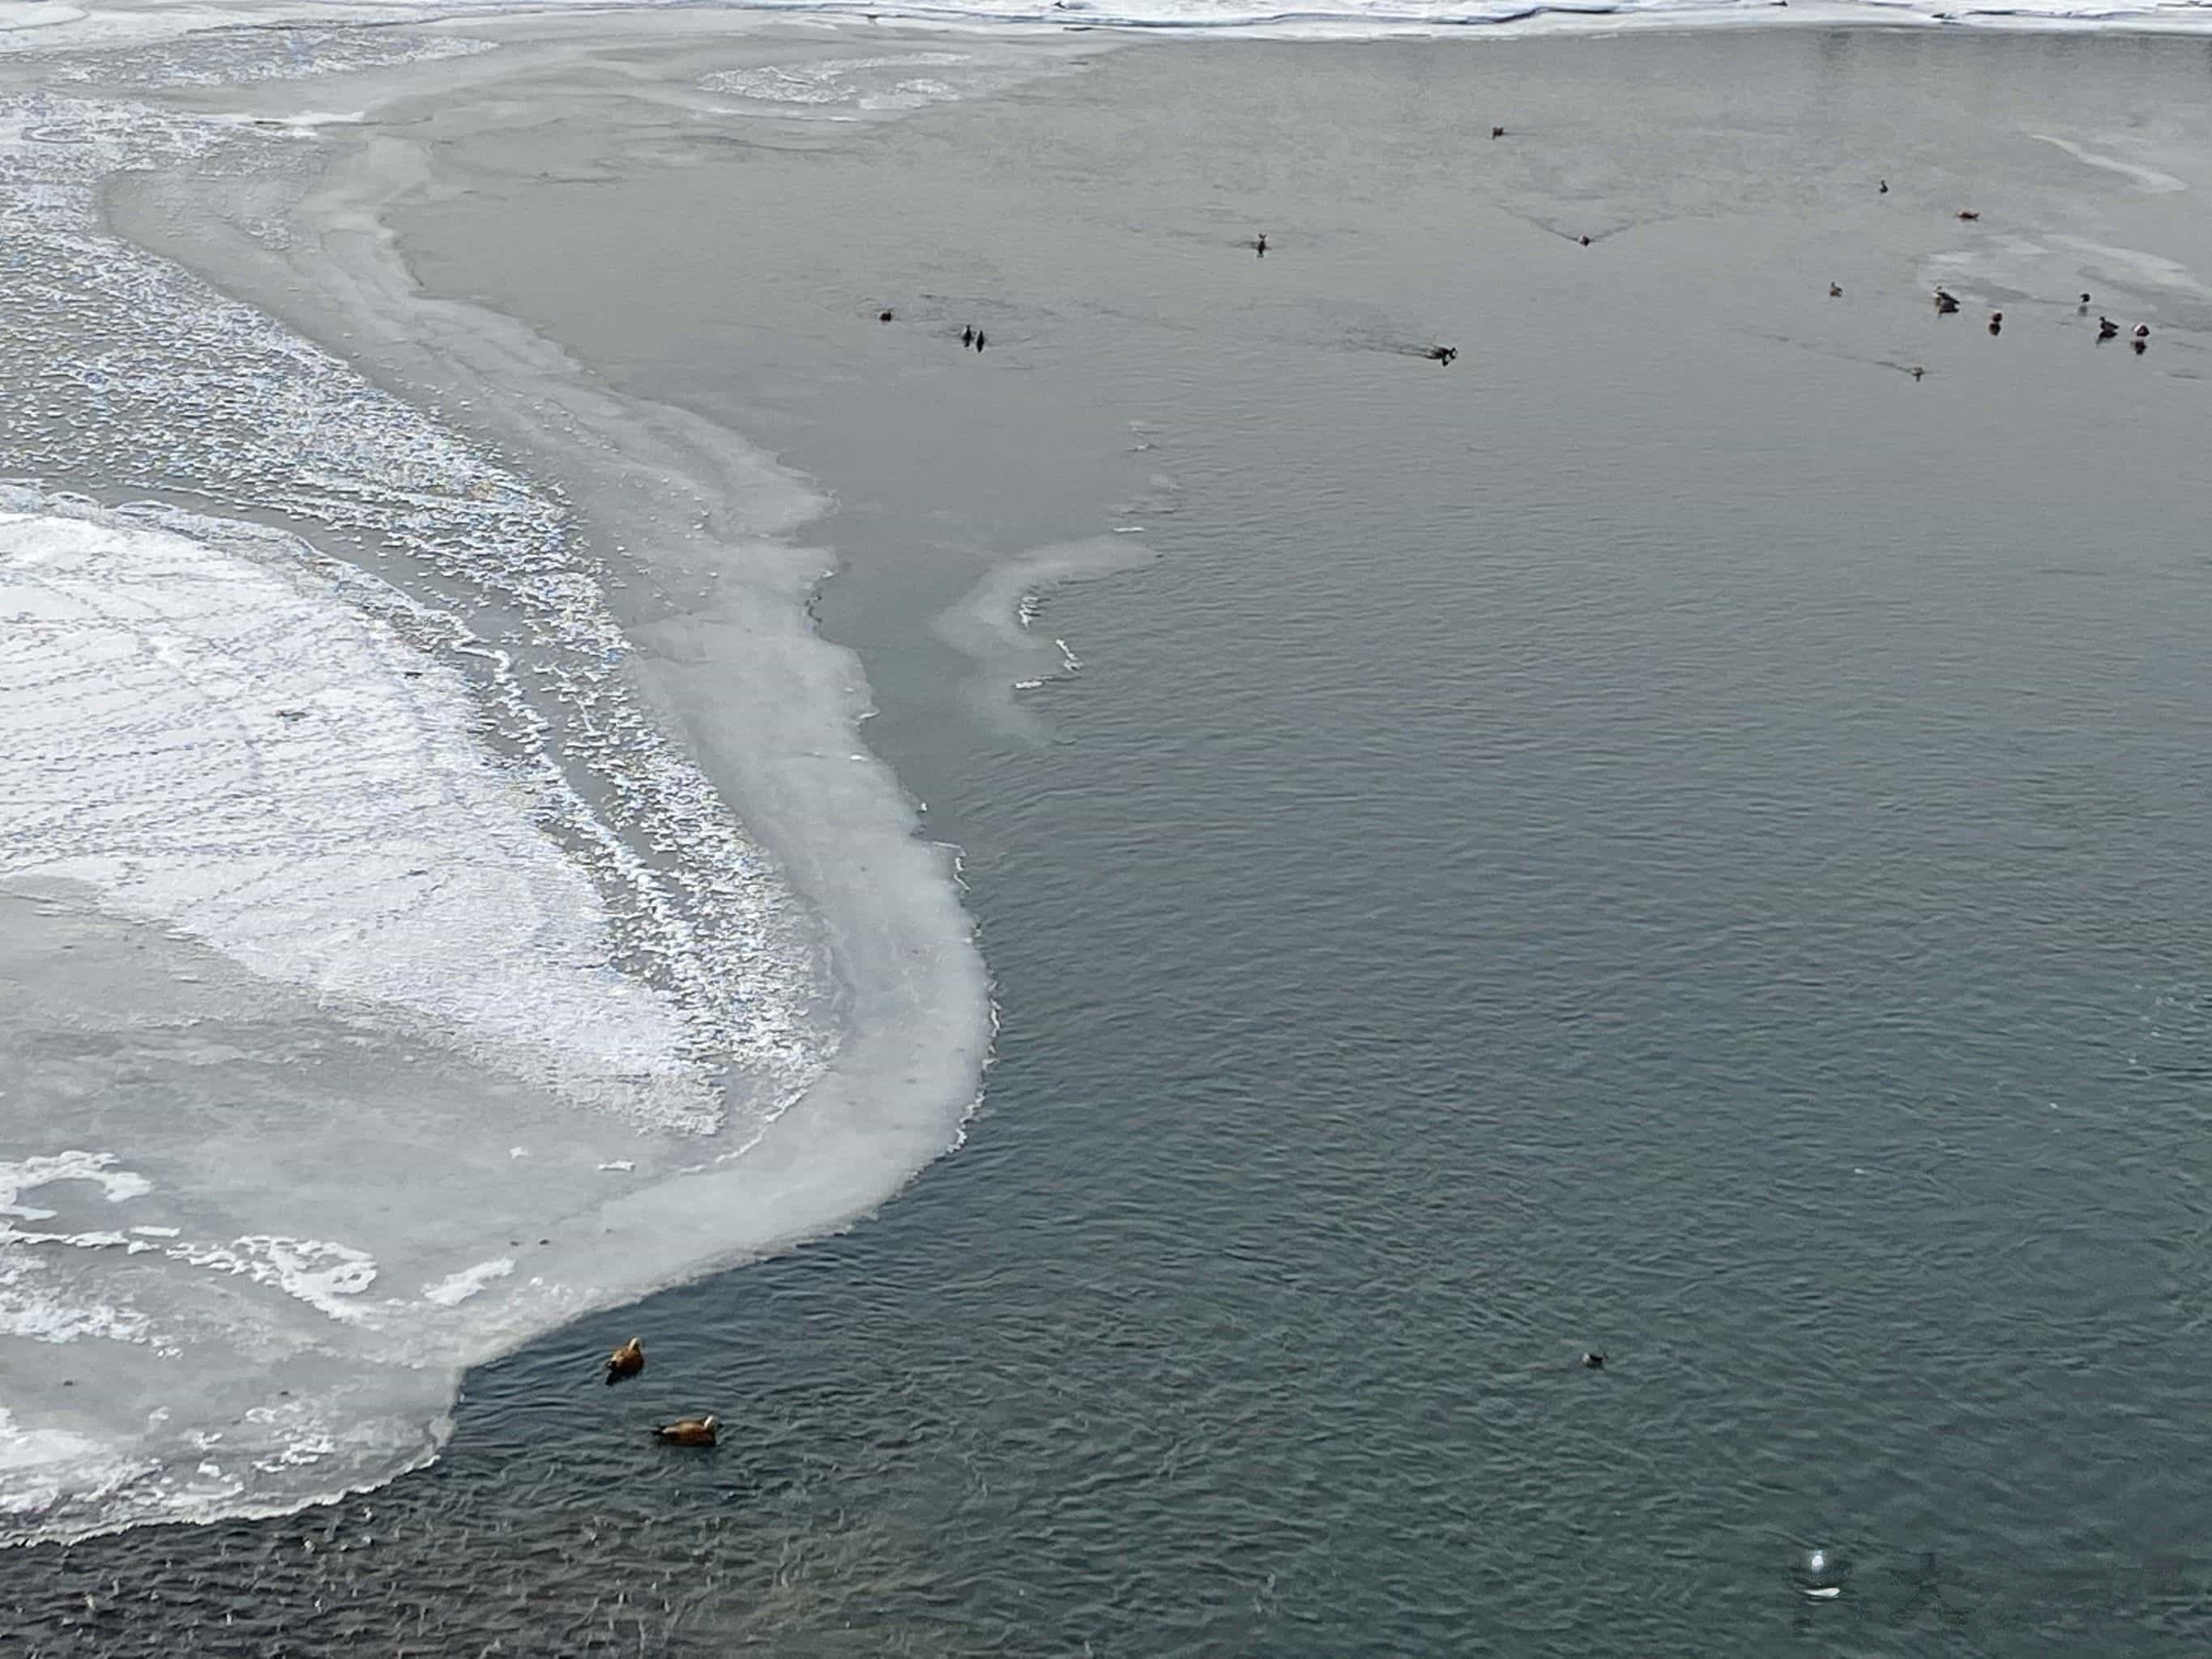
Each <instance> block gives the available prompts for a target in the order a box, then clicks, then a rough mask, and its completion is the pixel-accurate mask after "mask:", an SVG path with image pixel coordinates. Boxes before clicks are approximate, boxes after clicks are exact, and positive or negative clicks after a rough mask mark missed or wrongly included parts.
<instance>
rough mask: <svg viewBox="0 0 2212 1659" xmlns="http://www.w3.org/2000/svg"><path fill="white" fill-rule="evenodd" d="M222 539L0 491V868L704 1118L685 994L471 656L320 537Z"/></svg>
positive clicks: (324, 991)
mask: <svg viewBox="0 0 2212 1659" xmlns="http://www.w3.org/2000/svg"><path fill="white" fill-rule="evenodd" d="M228 540H229V542H230V545H228V546H227V547H226V546H219V545H216V544H215V543H214V542H213V541H211V540H208V539H197V538H191V537H187V536H185V535H182V534H179V533H176V532H173V531H172V530H168V529H163V528H160V527H158V526H152V525H148V524H139V523H133V522H131V521H130V520H126V519H125V518H123V517H121V516H120V515H117V514H113V513H101V512H99V511H98V510H97V509H94V508H90V507H78V508H76V509H75V510H73V511H69V512H55V511H52V510H48V511H25V510H14V511H4V510H0V780H4V785H5V787H0V880H4V879H9V878H25V877H43V878H50V879H59V880H67V881H74V882H80V883H82V884H85V885H87V886H88V887H90V888H91V889H93V890H96V891H98V892H99V893H100V894H101V895H102V896H103V901H104V903H105V904H106V906H107V907H109V908H112V909H113V910H114V911H116V912H118V913H119V914H121V915H128V916H131V917H134V918H137V919H139V920H142V921H162V922H167V923H169V924H171V925H173V926H174V927H178V928H179V929H181V930H182V931H183V932H185V933H189V934H190V935H191V936H192V937H193V938H195V939H200V940H202V941H204V942H205V943H207V944H208V945H212V946H213V947H215V948H216V950H218V951H222V953H223V954H225V955H226V956H228V957H232V958H234V960H236V961H238V962H240V963H243V964H245V965H246V967H248V968H251V969H253V970H254V971H255V972H257V973H259V974H262V975H266V976H268V977H269V978H271V979H276V980H281V981H287V982H290V983H294V984H299V985H303V986H307V987H313V990H314V991H315V992H316V993H317V994H319V995H323V996H325V997H336V998H339V999H343V1000H349V1001H355V1002H364V1003H372V1004H391V1005H396V1006H398V1007H401V1008H404V1009H407V1010H409V1011H410V1012H414V1013H416V1014H417V1015H421V1016H423V1017H426V1018H429V1019H432V1020H435V1022H436V1023H437V1024H439V1025H441V1027H443V1028H445V1029H447V1030H449V1031H452V1032H454V1033H456V1034H458V1035H459V1036H461V1037H462V1038H463V1039H464V1040H465V1041H470V1042H475V1043H477V1044H478V1045H480V1046H481V1047H482V1048H484V1049H485V1050H487V1051H488V1052H492V1053H495V1054H499V1055H501V1057H502V1058H505V1059H507V1060H510V1061H518V1062H520V1063H521V1064H522V1065H523V1066H525V1067H526V1069H527V1070H529V1071H532V1072H533V1073H539V1074H542V1075H544V1076H545V1077H547V1078H548V1079H550V1080H551V1081H553V1082H555V1083H556V1084H557V1085H559V1086H562V1087H563V1088H565V1089H568V1090H569V1091H574V1092H576V1093H578V1094H580V1095H582V1096H586V1097H590V1098H591V1099H592V1101H593V1102H594V1103H599V1104H603V1105H610V1106H614V1107H617V1108H619V1109H622V1110H623V1111H625V1112H628V1113H629V1114H631V1115H635V1116H637V1117H638V1118H640V1119H641V1121H648V1122H657V1123H662V1124H666V1125H670V1126H681V1127H700V1126H702V1125H704V1124H706V1123H708V1122H711V1121H712V1118H713V1112H714V1108H713V1103H712V1092H711V1079H709V1078H708V1076H707V1075H706V1074H705V1073H704V1072H703V1069H702V1067H700V1066H697V1065H696V1064H695V1063H692V1062H689V1061H686V1060H684V1059H682V1058H680V1057H679V1051H680V1050H681V1048H682V1046H683V1039H684V1033H683V1030H682V1027H681V1019H680V1016H679V1013H678V1011H677V1010H676V1009H675V1008H674V1007H673V1006H671V1003H670V1001H669V1000H668V999H666V998H665V997H664V996H662V995H660V994H657V993H655V992H654V991H653V989H651V988H650V987H647V986H646V985H645V984H643V983H642V982H641V981H637V980H635V979H633V978H631V977H629V976H628V975H624V974H623V973H621V972H619V971H617V969H616V968H615V966H614V964H613V963H612V960H611V956H612V947H611V943H610V940H609V936H608V928H607V926H606V919H605V915H604V914H603V912H602V909H601V905H600V900H599V894H598V893H597V891H596V890H594V889H593V887H592V884H591V882H590V880H589V879H588V878H586V876H585V874H584V873H583V872H581V871H580V870H579V869H578V868H577V866H575V865H574V863H572V862H571V861H570V860H568V858H566V857H564V856H563V855H562V852H561V849H560V848H558V847H557V846H556V844H555V843H554V842H553V841H552V840H551V838H550V836H547V835H546V834H545V833H544V831H543V830H542V829H539V827H538V823H537V822H536V821H535V819H536V810H535V804H534V802H533V799H532V793H531V791H532V780H531V778H530V775H528V774H527V773H526V772H523V771H520V770H519V769H508V768H505V767H502V766H501V764H499V763H497V762H495V759H494V758H493V757H492V756H491V754H490V753H489V751H488V750H486V749H485V748H484V747H483V744H481V743H480V742H479V741H478V740H477V738H476V737H475V736H474V734H473V732H472V729H471V704H470V702H469V700H468V696H467V694H466V691H465V688H464V687H463V686H462V684H460V682H459V678H458V677H457V676H456V675H455V674H454V673H453V671H451V670H449V669H447V668H446V667H444V666H443V665H441V664H440V663H439V662H438V661H437V660H436V659H435V658H433V657H432V656H430V655H428V653H425V652H423V651H422V649H421V648H419V647H417V646H416V645H415V644H412V643H410V641H407V640H406V639H404V638H403V637H402V636H401V635H399V634H398V632H397V631H395V630H394V629H392V628H390V627H388V626H386V625H385V624H384V623H381V622H380V621H379V620H378V619H377V618H375V617H373V616H371V615H369V614H368V613H367V612H365V611H362V610H361V609H359V608H357V607H356V606H354V605H349V604H348V603H347V602H346V601H345V600H344V599H342V598H340V597H339V596H338V595H337V593H336V592H333V591H331V583H330V581H329V580H328V578H327V577H325V576H324V575H322V574H319V573H317V572H316V571H315V570H314V569H313V568H312V567H311V566H310V565H309V563H308V562H307V561H306V560H305V559H304V558H302V557H299V556H295V550H296V553H297V554H304V553H305V551H306V550H305V549H304V547H303V546H301V544H296V543H289V544H288V538H274V537H270V538H258V539H257V538H248V537H246V534H245V532H234V533H232V534H231V535H230V536H229V537H228ZM257 552H258V555H259V556H255V554H256V553H257ZM361 580H366V579H361Z"/></svg>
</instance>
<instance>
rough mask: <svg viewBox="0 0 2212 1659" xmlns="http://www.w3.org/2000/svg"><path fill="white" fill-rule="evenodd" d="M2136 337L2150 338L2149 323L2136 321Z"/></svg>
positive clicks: (2139, 338) (2140, 338)
mask: <svg viewBox="0 0 2212 1659" xmlns="http://www.w3.org/2000/svg"><path fill="white" fill-rule="evenodd" d="M2136 338H2137V339H2138V340H2148V338H2150V325H2149V324H2148V323H2137V324H2136Z"/></svg>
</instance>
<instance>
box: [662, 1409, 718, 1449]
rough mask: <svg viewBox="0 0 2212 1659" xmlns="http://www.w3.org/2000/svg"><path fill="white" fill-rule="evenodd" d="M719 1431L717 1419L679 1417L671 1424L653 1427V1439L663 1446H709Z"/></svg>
mask: <svg viewBox="0 0 2212 1659" xmlns="http://www.w3.org/2000/svg"><path fill="white" fill-rule="evenodd" d="M721 1429H722V1419H720V1418H719V1417H711V1416H710V1417H680V1418H678V1419H677V1420H676V1421H675V1422H673V1423H661V1424H657V1425H654V1428H653V1438H654V1439H655V1440H658V1441H659V1442H661V1443H663V1444H664V1445H670V1446H711V1445H713V1444H714V1437H715V1436H716V1435H718V1434H720V1432H721Z"/></svg>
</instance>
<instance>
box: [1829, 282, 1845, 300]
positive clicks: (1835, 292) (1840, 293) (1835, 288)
mask: <svg viewBox="0 0 2212 1659" xmlns="http://www.w3.org/2000/svg"><path fill="white" fill-rule="evenodd" d="M1828 297H1829V298H1830V299H1831V300H1840V299H1842V298H1843V297H1844V289H1843V285H1842V284H1841V283H1829V284H1828Z"/></svg>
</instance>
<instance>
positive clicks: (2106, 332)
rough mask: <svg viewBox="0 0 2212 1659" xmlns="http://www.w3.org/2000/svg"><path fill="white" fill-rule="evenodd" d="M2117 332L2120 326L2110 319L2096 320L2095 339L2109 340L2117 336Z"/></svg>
mask: <svg viewBox="0 0 2212 1659" xmlns="http://www.w3.org/2000/svg"><path fill="white" fill-rule="evenodd" d="M2119 331H2120V325H2118V323H2116V322H2114V321H2113V320H2112V319H2111V318H2109V317H2100V318H2098V319H2097V337H2098V338H2099V339H2100V340H2109V339H2111V338H2112V336H2114V335H2115V334H2118V332H2119Z"/></svg>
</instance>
